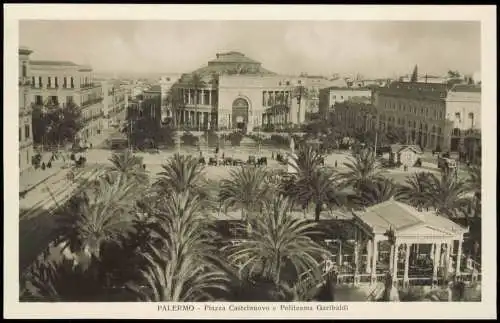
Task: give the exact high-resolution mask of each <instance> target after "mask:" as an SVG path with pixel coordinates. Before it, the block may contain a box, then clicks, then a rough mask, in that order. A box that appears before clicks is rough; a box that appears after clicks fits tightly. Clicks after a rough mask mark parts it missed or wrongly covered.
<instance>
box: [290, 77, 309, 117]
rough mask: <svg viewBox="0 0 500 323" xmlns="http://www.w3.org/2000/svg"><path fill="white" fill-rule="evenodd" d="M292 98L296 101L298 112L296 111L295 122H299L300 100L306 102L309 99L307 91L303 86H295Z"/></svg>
mask: <svg viewBox="0 0 500 323" xmlns="http://www.w3.org/2000/svg"><path fill="white" fill-rule="evenodd" d="M293 97H295V98H296V99H297V104H298V105H299V110H298V111H297V114H298V116H297V120H298V121H299V120H300V115H301V103H302V100H307V99H308V98H309V91H308V89H307V88H306V87H305V86H304V85H300V84H299V85H297V86H296V87H295V88H294V89H293Z"/></svg>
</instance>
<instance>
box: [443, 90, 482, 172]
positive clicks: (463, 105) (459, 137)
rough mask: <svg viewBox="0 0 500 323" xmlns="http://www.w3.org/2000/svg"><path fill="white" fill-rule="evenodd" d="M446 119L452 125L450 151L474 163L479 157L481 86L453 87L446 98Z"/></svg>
mask: <svg viewBox="0 0 500 323" xmlns="http://www.w3.org/2000/svg"><path fill="white" fill-rule="evenodd" d="M446 119H447V120H449V121H450V122H451V123H452V130H451V138H450V151H452V152H462V153H464V154H465V158H466V159H468V160H470V161H472V162H476V161H479V160H480V157H481V149H480V147H481V85H478V84H457V85H454V86H453V87H452V88H451V89H450V90H449V91H448V95H447V97H446Z"/></svg>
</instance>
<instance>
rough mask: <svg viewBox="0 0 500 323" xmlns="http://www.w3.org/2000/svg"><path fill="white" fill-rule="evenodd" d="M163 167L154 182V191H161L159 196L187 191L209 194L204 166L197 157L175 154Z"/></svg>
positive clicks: (203, 194)
mask: <svg viewBox="0 0 500 323" xmlns="http://www.w3.org/2000/svg"><path fill="white" fill-rule="evenodd" d="M162 168H163V172H160V173H159V174H158V175H159V178H158V180H157V181H156V182H155V183H154V184H153V187H154V191H156V192H157V193H159V196H163V197H165V196H168V195H172V194H174V193H182V192H187V191H189V192H191V193H192V194H197V195H200V196H201V197H208V196H209V194H210V192H209V191H208V190H207V182H206V181H205V178H204V177H203V171H204V166H203V165H202V164H200V163H199V162H198V159H196V158H195V157H193V156H189V155H188V156H186V155H180V154H175V155H174V156H173V157H171V158H170V159H168V161H167V163H166V164H164V165H162ZM157 196H158V195H157ZM204 202H208V200H205V201H204Z"/></svg>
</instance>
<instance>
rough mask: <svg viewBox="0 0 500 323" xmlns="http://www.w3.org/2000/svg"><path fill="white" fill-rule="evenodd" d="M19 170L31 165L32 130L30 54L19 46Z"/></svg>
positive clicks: (21, 171) (22, 170) (26, 49)
mask: <svg viewBox="0 0 500 323" xmlns="http://www.w3.org/2000/svg"><path fill="white" fill-rule="evenodd" d="M18 53H19V84H18V85H19V113H18V116H19V172H20V173H23V172H24V171H26V170H28V169H29V168H30V167H31V158H32V156H33V154H34V152H33V131H32V119H31V111H32V104H31V100H32V98H31V95H30V91H31V86H30V83H31V77H30V75H31V67H30V54H31V53H32V51H31V50H30V49H28V48H26V47H21V48H19V51H18Z"/></svg>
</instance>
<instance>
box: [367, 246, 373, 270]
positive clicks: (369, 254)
mask: <svg viewBox="0 0 500 323" xmlns="http://www.w3.org/2000/svg"><path fill="white" fill-rule="evenodd" d="M372 241H373V239H371V240H368V242H367V243H366V266H365V272H366V273H367V274H369V273H371V269H372V268H371V263H372V262H371V257H372V249H373V246H372V243H373V242H372Z"/></svg>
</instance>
